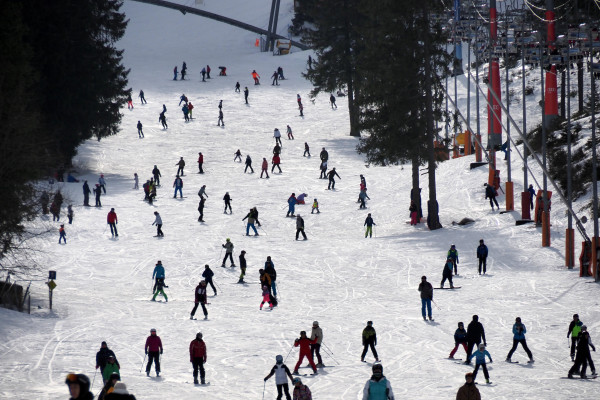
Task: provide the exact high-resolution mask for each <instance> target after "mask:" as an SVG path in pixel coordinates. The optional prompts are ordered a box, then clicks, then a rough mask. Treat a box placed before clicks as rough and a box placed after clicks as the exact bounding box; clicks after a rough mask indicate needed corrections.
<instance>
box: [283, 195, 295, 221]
mask: <svg viewBox="0 0 600 400" xmlns="http://www.w3.org/2000/svg"><path fill="white" fill-rule="evenodd" d="M287 202H288V212H287V214H286V215H285V216H286V217H289V216H290V214H291V215H292V217H293V216H294V212H295V210H296V193H292V195H291V196H290V197H289V198H288V200H287Z"/></svg>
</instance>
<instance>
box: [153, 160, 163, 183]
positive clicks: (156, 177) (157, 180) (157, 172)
mask: <svg viewBox="0 0 600 400" xmlns="http://www.w3.org/2000/svg"><path fill="white" fill-rule="evenodd" d="M152 176H154V183H155V184H156V186H160V178H161V176H162V175H161V173H160V170H159V169H158V167H157V166H156V164H155V165H154V168H153V169H152Z"/></svg>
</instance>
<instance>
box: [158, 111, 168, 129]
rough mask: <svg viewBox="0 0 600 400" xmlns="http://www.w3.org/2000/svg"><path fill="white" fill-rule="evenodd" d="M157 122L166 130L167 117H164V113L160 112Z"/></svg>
mask: <svg viewBox="0 0 600 400" xmlns="http://www.w3.org/2000/svg"><path fill="white" fill-rule="evenodd" d="M158 121H159V122H160V123H161V124H162V127H163V129H167V128H168V127H169V126H168V125H167V117H165V113H164V112H162V113H160V115H159V116H158Z"/></svg>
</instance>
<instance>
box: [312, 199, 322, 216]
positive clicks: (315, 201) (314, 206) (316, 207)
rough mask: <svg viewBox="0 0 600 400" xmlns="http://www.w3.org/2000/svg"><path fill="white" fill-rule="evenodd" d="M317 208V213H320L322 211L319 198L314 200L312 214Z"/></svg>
mask: <svg viewBox="0 0 600 400" xmlns="http://www.w3.org/2000/svg"><path fill="white" fill-rule="evenodd" d="M315 210H317V214H320V213H321V211H319V202H318V201H317V199H314V200H313V205H312V210H311V212H310V213H311V214H312V213H314V212H315Z"/></svg>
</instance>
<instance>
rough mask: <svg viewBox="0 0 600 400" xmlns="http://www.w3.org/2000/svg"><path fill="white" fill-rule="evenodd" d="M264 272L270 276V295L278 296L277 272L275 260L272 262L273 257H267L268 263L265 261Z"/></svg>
mask: <svg viewBox="0 0 600 400" xmlns="http://www.w3.org/2000/svg"><path fill="white" fill-rule="evenodd" d="M264 271H265V273H266V274H268V275H269V278H270V279H269V282H270V284H269V293H271V294H272V295H273V296H277V271H275V264H274V263H273V260H271V256H267V261H265V267H264Z"/></svg>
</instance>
